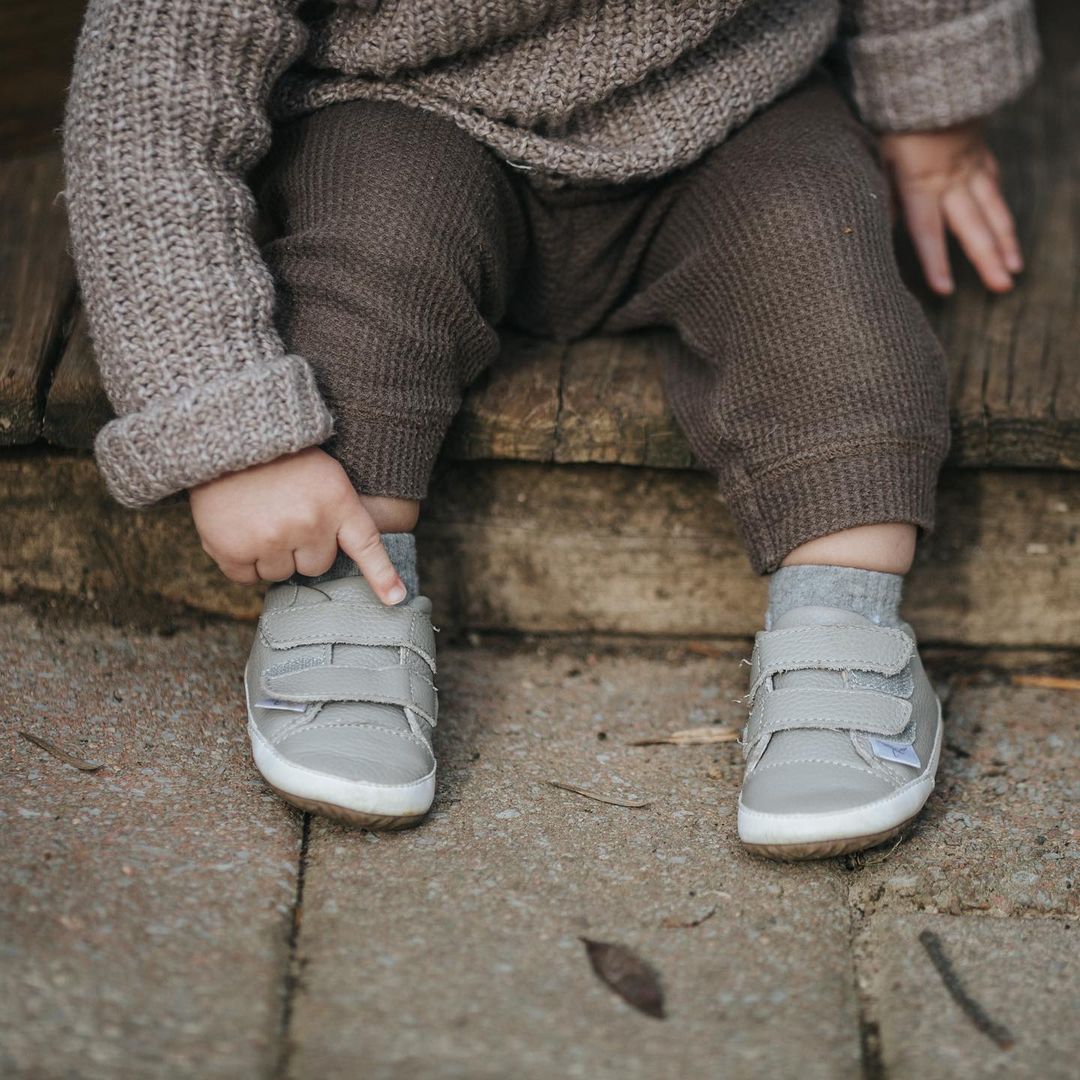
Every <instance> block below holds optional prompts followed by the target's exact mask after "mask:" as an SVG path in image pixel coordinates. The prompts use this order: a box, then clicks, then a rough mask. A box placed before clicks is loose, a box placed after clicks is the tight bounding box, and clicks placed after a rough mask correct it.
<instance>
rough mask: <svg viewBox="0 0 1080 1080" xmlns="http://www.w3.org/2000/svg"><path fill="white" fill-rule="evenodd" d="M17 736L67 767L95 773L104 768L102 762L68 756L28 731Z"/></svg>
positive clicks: (54, 744) (53, 744) (55, 746)
mask: <svg viewBox="0 0 1080 1080" xmlns="http://www.w3.org/2000/svg"><path fill="white" fill-rule="evenodd" d="M19 734H20V735H21V736H22V737H23V738H24V739H25V740H26V741H27V742H29V743H33V744H34V745H35V746H37V747H40V748H41V749H42V750H44V751H45V753H47V754H52V756H53V757H54V758H59V759H60V760H61V761H63V762H66V763H67V764H68V765H73V766H74V767H75V768H76V769H80V770H81V771H82V772H97V771H98V769H102V768H104V767H105V766H104V763H103V762H97V761H87V760H86V758H81V757H76V756H75V755H74V754H69V753H68V752H67V751H66V750H64V749H62V748H61V747H59V746H57V745H56V743H51V742H49V740H48V739H43V738H41V736H40V735H31V734H30V732H29V731H20V732H19Z"/></svg>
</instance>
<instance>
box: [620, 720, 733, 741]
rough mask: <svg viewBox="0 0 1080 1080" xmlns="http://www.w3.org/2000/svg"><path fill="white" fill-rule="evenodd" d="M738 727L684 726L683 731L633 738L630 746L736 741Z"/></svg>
mask: <svg viewBox="0 0 1080 1080" xmlns="http://www.w3.org/2000/svg"><path fill="white" fill-rule="evenodd" d="M738 739H739V731H738V728H733V727H720V726H718V725H715V724H714V725H713V726H712V727H699V728H686V729H685V730H683V731H669V732H668V733H667V734H664V735H649V736H647V737H646V738H644V739H633V740H632V741H631V743H630V745H631V746H708V745H710V744H712V743H727V742H737V741H738Z"/></svg>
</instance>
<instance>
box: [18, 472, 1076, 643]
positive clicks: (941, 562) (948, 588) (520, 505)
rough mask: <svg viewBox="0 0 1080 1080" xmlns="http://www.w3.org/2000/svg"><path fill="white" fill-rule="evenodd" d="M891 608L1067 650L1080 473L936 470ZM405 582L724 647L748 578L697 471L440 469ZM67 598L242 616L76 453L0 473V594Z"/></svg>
mask: <svg viewBox="0 0 1080 1080" xmlns="http://www.w3.org/2000/svg"><path fill="white" fill-rule="evenodd" d="M939 517H940V524H939V528H938V532H937V533H936V534H935V535H934V536H933V537H931V538H930V539H929V540H928V541H927V542H925V543H924V544H923V545H922V547H921V551H920V556H919V564H918V566H917V568H916V570H915V571H914V573H913V574H912V576H911V580H910V583H909V587H908V595H907V603H906V609H907V611H908V614H909V616H910V617H911V619H912V621H913V622H914V623H915V625H916V627H917V628H918V630H919V632H920V634H921V635H922V636H923V638H924V639H926V640H928V641H937V642H955V643H958V644H968V645H1009V646H1070V647H1076V646H1080V621H1078V620H1077V617H1076V600H1075V598H1076V597H1077V596H1080V475H1078V474H1077V473H1074V472H1064V471H1056V472H1048V471H1038V470H980V471H974V472H973V471H970V470H950V471H948V472H946V474H945V477H944V483H943V485H942V492H941V500H940V515H939ZM419 537H420V561H421V577H422V580H423V582H424V588H425V591H427V592H429V593H430V595H431V596H432V599H433V600H434V602H435V607H436V612H437V615H438V622H439V624H440V625H445V626H447V627H456V628H476V629H489V630H512V631H536V632H557V633H567V632H579V631H580V632H600V633H625V634H693V635H705V636H714V635H715V636H738V637H743V636H747V635H750V634H752V633H753V632H754V631H755V630H757V629H759V628H760V626H759V624H760V620H761V616H762V612H763V611H764V605H765V582H764V579H762V578H758V577H755V576H754V575H753V574H752V573H751V571H750V569H749V564H748V563H747V560H746V556H745V554H744V553H743V550H742V547H741V545H740V544H739V541H738V538H737V536H736V533H735V527H734V524H733V522H732V520H731V517H730V515H729V514H728V512H727V509H726V508H725V507H724V505H723V504H722V503H721V502H720V500H719V499H718V498H717V496H716V490H715V484H714V483H713V481H712V480H711V479H710V478H709V477H708V476H706V475H704V474H702V473H698V472H690V471H684V470H674V469H650V468H641V467H629V468H628V467H623V466H617V465H572V466H568V465H555V464H546V465H545V464H534V463H527V462H505V461H501V462H500V461H495V462H483V463H480V462H471V463H450V464H448V466H447V467H446V468H445V469H444V471H443V475H442V477H441V480H440V483H439V485H438V487H437V489H436V491H435V492H434V493H433V495H432V497H431V498H430V499H429V500H428V502H427V503H426V504H425V510H424V515H423V517H422V519H421V524H420V529H419ZM24 590H40V591H44V592H49V593H55V594H62V595H70V596H75V595H77V596H80V597H82V598H83V599H89V600H91V601H92V602H95V603H98V604H100V605H102V606H103V607H105V608H106V609H107V610H110V611H115V612H116V613H117V614H119V615H122V616H124V617H129V616H131V615H132V614H134V613H137V612H139V611H140V610H143V611H145V610H146V609H147V608H149V609H150V610H153V605H154V603H155V602H160V601H166V602H168V603H170V604H180V605H185V606H187V607H190V608H195V609H197V610H201V611H209V612H215V613H218V614H222V615H232V616H239V617H245V618H253V617H254V616H256V615H257V614H258V611H259V606H260V601H259V594H258V592H257V591H253V590H250V589H245V588H242V587H240V586H235V585H229V584H228V583H227V582H225V581H224V580H222V578H221V575H220V574H219V573H218V571H217V570H216V569H215V568H214V566H213V564H212V563H211V562H210V560H209V558H208V557H207V556H206V555H205V554H204V553H203V552H202V550H201V548H200V547H199V542H198V539H197V537H196V535H195V531H194V529H193V527H192V524H191V516H190V514H189V512H188V508H187V506H186V504H185V503H184V502H181V501H179V500H177V501H173V502H170V503H168V504H166V505H164V506H162V507H159V508H157V509H154V510H149V511H143V512H139V513H133V512H131V511H129V510H125V509H123V508H122V507H120V506H118V505H117V504H116V503H114V502H113V501H112V500H111V499H110V498H109V497H108V496H107V494H106V493H105V490H104V487H103V486H102V483H101V480H100V478H99V477H98V475H97V472H96V470H95V469H94V466H93V464H92V463H91V462H90V461H89V460H88V459H87V458H86V457H84V456H82V455H68V454H60V453H41V454H35V455H21V456H18V457H16V456H9V457H8V458H6V459H4V458H0V595H13V594H15V593H18V592H20V591H24Z"/></svg>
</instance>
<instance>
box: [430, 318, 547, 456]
mask: <svg viewBox="0 0 1080 1080" xmlns="http://www.w3.org/2000/svg"><path fill="white" fill-rule="evenodd" d="M565 351H566V350H565V347H564V346H561V345H556V344H554V343H552V342H549V341H541V340H538V339H536V338H528V337H525V336H523V335H512V334H510V335H505V336H504V339H503V348H502V353H501V355H500V356H499V358H498V360H497V361H496V363H495V364H494V365H493V366H492V368H491V369H490V370H488V371H487V372H485V373H484V374H483V375H482V376H481V378H480V379H479V380H478V381H477V382H476V383H475V384H474V385H473V386H472V387H471V388H470V389H469V392H468V394H466V397H465V401H464V403H463V404H462V407H461V411H460V412H459V413H458V415H457V417H456V418H455V420H454V423H453V426H452V427H451V429H450V432H449V434H448V437H447V442H446V447H445V452H446V454H447V456H449V457H455V458H510V459H524V460H527V461H550V460H551V458H552V456H553V455H554V452H555V422H556V416H557V414H558V410H559V379H560V373H561V370H562V365H563V357H564V354H565Z"/></svg>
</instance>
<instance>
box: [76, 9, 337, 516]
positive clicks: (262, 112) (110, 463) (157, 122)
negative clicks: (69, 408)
mask: <svg viewBox="0 0 1080 1080" xmlns="http://www.w3.org/2000/svg"><path fill="white" fill-rule="evenodd" d="M296 6H297V5H296V3H295V2H290V0H138V2H133V0H90V3H89V6H88V10H87V14H86V18H85V22H84V25H83V29H82V34H81V37H80V40H79V46H78V49H77V53H76V60H75V69H74V74H73V80H72V85H71V92H70V97H69V101H68V109H67V116H66V120H65V126H64V157H65V168H66V173H67V179H66V189H67V192H66V194H67V202H68V211H69V217H70V221H71V235H72V246H73V251H74V255H75V260H76V266H77V269H78V275H79V281H80V285H81V288H82V293H83V298H84V303H85V306H86V311H87V316H88V319H89V324H90V331H91V335H92V337H93V340H94V344H95V350H96V354H97V358H98V363H99V366H100V368H101V372H102V378H103V382H104V384H105V390H106V392H107V394H108V396H109V398H110V400H111V401H112V404H113V406H114V408H115V409H116V412H117V419H115V420H113V421H112V422H111V423H109V424H107V425H106V426H105V427H104V428H103V429H102V431H101V432H100V434H99V435H98V437H97V441H96V444H95V450H96V453H97V459H98V463H99V466H100V468H101V471H102V474H103V475H104V477H105V480H106V482H107V484H108V486H109V489H110V490H111V492H112V493H113V495H114V496H115V497H116V498H117V499H118V500H119V501H120V502H122V503H125V504H126V505H129V506H144V505H147V504H149V503H152V502H154V501H156V500H158V499H160V498H163V497H164V496H166V495H169V494H171V493H173V492H176V491H179V490H181V489H183V488H188V487H192V486H194V485H196V484H199V483H202V482H204V481H206V480H210V479H213V478H214V477H216V476H220V475H222V474H224V473H227V472H233V471H236V470H238V469H242V468H246V467H247V466H250V465H254V464H257V463H260V462H264V461H269V460H271V459H273V458H275V457H279V456H280V455H282V454H285V453H289V452H292V451H296V450H300V449H302V448H304V447H306V446H312V445H315V444H317V443H320V442H322V441H324V440H325V439H326V438H327V437H328V436H329V434H330V429H331V420H330V415H329V413H328V412H327V410H326V406H325V405H324V404H323V402H322V399H321V398H320V396H319V393H318V390H317V389H316V386H315V380H314V377H313V375H312V372H311V370H310V368H309V367H308V364H307V363H306V362H305V361H304V360H303V359H302V358H300V357H298V356H290V355H288V354H287V353H286V350H285V348H284V347H283V345H282V342H281V340H280V338H279V337H278V335H277V333H276V331H275V329H274V325H273V319H272V314H273V286H272V282H271V279H270V275H269V272H268V270H267V268H266V266H265V265H264V264H263V262H262V260H261V258H260V256H259V252H258V248H257V246H256V243H255V240H254V238H253V235H252V230H251V224H252V220H253V217H254V209H255V208H254V199H253V196H252V194H251V191H250V190H249V188H248V187H247V184H246V181H245V179H244V177H245V174H246V172H247V170H248V169H250V167H251V166H252V165H253V164H254V163H255V162H256V161H257V160H258V158H259V157H261V156H262V155H263V154H264V153H265V151H266V148H267V146H268V143H269V135H270V125H269V120H268V118H267V115H266V99H267V98H268V96H269V92H270V89H271V87H272V85H273V83H274V81H275V80H276V79H277V77H278V75H279V74H280V73H281V71H282V70H283V69H284V68H285V66H286V65H287V64H288V63H289V62H290V61H291V60H292V59H294V58H295V56H296V55H297V53H298V52H299V50H300V48H301V47H302V45H303V40H304V39H303V28H302V25H301V24H300V22H299V21H298V20H297V18H296V15H295V10H294V9H295V7H296Z"/></svg>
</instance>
